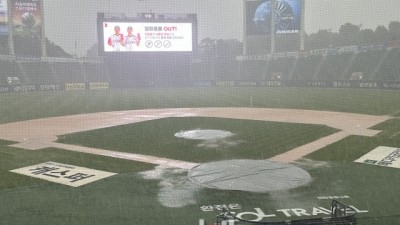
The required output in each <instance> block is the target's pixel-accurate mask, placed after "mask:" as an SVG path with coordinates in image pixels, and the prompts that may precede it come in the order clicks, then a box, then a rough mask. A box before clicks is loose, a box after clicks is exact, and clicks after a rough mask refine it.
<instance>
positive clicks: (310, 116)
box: [0, 108, 391, 169]
mask: <svg viewBox="0 0 400 225" xmlns="http://www.w3.org/2000/svg"><path fill="white" fill-rule="evenodd" d="M195 116H200V117H218V118H231V119H247V120H260V121H274V122H287V123H302V124H318V125H326V126H329V127H333V128H336V129H338V130H339V132H338V133H335V134H332V135H330V136H327V137H324V138H321V139H319V140H316V141H314V142H311V143H308V144H306V145H304V146H300V147H298V148H296V149H293V150H291V151H288V152H286V153H283V154H281V155H278V156H276V157H273V158H272V159H271V160H274V161H280V162H293V161H295V160H298V159H300V158H302V157H303V156H305V155H307V154H310V153H312V152H314V151H317V150H319V149H321V148H323V147H325V146H327V145H329V144H332V143H335V142H337V141H339V140H341V139H343V138H345V137H347V136H350V135H360V136H368V137H371V136H374V135H376V134H378V133H379V132H380V131H376V130H371V129H369V128H370V127H372V126H374V125H376V124H379V123H382V122H384V121H386V120H388V119H391V117H390V116H371V115H363V114H353V113H340V112H327V111H311V110H294V109H266V108H183V109H145V110H131V111H118V112H102V113H92V114H80V115H71V116H63V117H53V118H45V119H36V120H29V121H21V122H16V123H9V124H0V139H2V140H9V141H14V142H17V144H14V145H12V146H13V147H18V148H23V149H28V150H39V149H44V148H52V147H54V148H61V149H65V150H71V151H79V152H85V153H90V154H98V155H105V156H110V157H117V158H123V159H127V160H133V161H141V162H146V163H153V164H157V165H165V166H168V167H178V168H185V169H189V168H192V167H194V166H196V165H197V164H195V163H190V162H182V161H177V160H171V159H165V158H158V157H154V156H144V155H138V154H130V153H123V152H116V151H109V150H102V149H93V148H87V147H81V146H75V145H66V144H60V143H56V141H57V136H59V135H65V134H70V133H75V132H81V131H90V130H95V129H100V128H105V127H113V126H119V125H125V124H131V123H137V122H143V121H149V120H154V119H160V118H168V117H195Z"/></svg>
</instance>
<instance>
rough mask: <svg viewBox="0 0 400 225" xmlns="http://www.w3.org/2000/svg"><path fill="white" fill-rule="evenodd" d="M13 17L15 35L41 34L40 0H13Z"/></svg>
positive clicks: (37, 35)
mask: <svg viewBox="0 0 400 225" xmlns="http://www.w3.org/2000/svg"><path fill="white" fill-rule="evenodd" d="M12 18H13V29H14V35H20V36H35V37H40V36H41V32H42V15H41V6H40V0H13V1H12Z"/></svg>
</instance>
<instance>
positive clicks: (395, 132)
mask: <svg viewBox="0 0 400 225" xmlns="http://www.w3.org/2000/svg"><path fill="white" fill-rule="evenodd" d="M372 128H373V129H376V130H382V132H381V133H380V134H378V135H376V136H374V137H361V136H351V137H348V138H345V139H344V140H342V141H340V142H337V143H334V144H331V145H329V146H327V147H325V148H323V149H321V150H319V151H317V152H314V153H312V154H310V155H308V156H307V157H308V158H311V159H314V160H323V161H347V162H352V161H354V160H356V159H358V158H360V157H361V156H363V155H365V154H367V153H368V152H370V151H371V150H372V149H375V148H376V147H379V146H387V147H400V119H391V120H388V121H386V122H383V123H381V124H379V125H377V126H375V127H372Z"/></svg>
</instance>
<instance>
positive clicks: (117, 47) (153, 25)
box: [98, 14, 197, 55]
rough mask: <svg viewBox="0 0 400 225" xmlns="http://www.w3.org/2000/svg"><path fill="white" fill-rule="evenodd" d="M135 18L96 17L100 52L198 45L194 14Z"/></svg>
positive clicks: (175, 49) (190, 49)
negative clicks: (177, 16) (175, 17)
mask: <svg viewBox="0 0 400 225" xmlns="http://www.w3.org/2000/svg"><path fill="white" fill-rule="evenodd" d="M142 15H145V16H142V17H138V18H116V17H111V18H105V17H103V16H99V17H98V37H99V54H101V55H104V54H108V53H113V54H118V53H121V54H124V53H133V54H134V53H145V52H149V53H151V52H171V53H174V52H175V53H176V52H182V53H185V52H186V53H191V52H193V51H195V49H196V46H197V19H196V16H195V15H191V16H187V17H183V18H182V17H179V18H177V19H171V18H170V17H168V18H167V19H166V18H165V16H157V15H155V14H142Z"/></svg>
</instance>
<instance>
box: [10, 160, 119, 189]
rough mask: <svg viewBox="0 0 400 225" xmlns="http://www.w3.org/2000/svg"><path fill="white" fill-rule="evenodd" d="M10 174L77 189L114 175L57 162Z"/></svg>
mask: <svg viewBox="0 0 400 225" xmlns="http://www.w3.org/2000/svg"><path fill="white" fill-rule="evenodd" d="M10 172H13V173H18V174H22V175H25V176H30V177H35V178H39V179H43V180H47V181H50V182H54V183H58V184H64V185H68V186H71V187H79V186H82V185H85V184H89V183H92V182H95V181H98V180H101V179H104V178H107V177H111V176H114V175H115V174H116V173H110V172H105V171H101V170H94V169H89V168H85V167H78V166H73V165H67V164H62V163H57V162H46V163H42V164H38V165H33V166H27V167H24V168H20V169H15V170H10Z"/></svg>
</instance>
